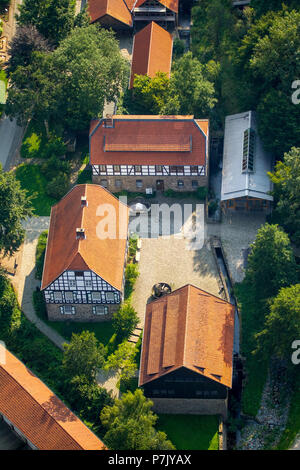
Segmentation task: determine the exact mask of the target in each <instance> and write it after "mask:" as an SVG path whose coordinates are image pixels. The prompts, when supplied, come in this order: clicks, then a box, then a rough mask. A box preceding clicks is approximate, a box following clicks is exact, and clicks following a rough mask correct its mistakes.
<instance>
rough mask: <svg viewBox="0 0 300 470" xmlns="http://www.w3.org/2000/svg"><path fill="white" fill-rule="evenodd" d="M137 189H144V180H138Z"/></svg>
mask: <svg viewBox="0 0 300 470" xmlns="http://www.w3.org/2000/svg"><path fill="white" fill-rule="evenodd" d="M135 183H136V187H137V188H142V187H143V181H142V180H136V182H135Z"/></svg>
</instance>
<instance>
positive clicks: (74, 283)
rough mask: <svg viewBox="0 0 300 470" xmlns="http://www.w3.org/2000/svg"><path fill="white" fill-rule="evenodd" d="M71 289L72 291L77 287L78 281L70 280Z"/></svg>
mask: <svg viewBox="0 0 300 470" xmlns="http://www.w3.org/2000/svg"><path fill="white" fill-rule="evenodd" d="M69 287H70V288H71V289H72V288H73V287H76V281H74V280H73V279H70V280H69Z"/></svg>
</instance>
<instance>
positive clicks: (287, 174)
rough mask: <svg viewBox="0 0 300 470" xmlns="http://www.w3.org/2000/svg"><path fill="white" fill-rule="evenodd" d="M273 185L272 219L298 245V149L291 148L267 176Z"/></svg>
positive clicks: (299, 200)
mask: <svg viewBox="0 0 300 470" xmlns="http://www.w3.org/2000/svg"><path fill="white" fill-rule="evenodd" d="M269 176H270V178H271V180H272V182H273V184H274V190H273V195H274V200H275V208H274V210H273V214H272V218H273V220H275V221H276V222H278V223H279V224H280V225H281V226H282V227H283V228H284V229H285V230H286V231H287V232H288V233H289V235H290V236H291V239H292V241H294V242H295V243H296V244H297V245H298V246H299V245H300V148H295V147H293V148H292V149H291V151H290V152H288V153H286V154H285V155H284V158H283V161H278V162H277V163H276V166H275V171H274V172H273V173H270V174H269Z"/></svg>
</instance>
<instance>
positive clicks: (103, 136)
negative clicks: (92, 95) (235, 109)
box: [90, 115, 208, 165]
mask: <svg viewBox="0 0 300 470" xmlns="http://www.w3.org/2000/svg"><path fill="white" fill-rule="evenodd" d="M202 122H203V126H201V127H200V126H199V120H198V121H196V120H194V118H193V116H132V115H131V116H127V115H126V116H125V115H124V116H118V115H115V116H113V127H105V126H104V121H103V120H101V119H100V120H98V125H97V126H95V121H92V122H91V132H90V148H91V155H90V162H91V164H92V165H107V164H108V165H205V163H206V151H207V140H208V135H206V134H205V132H204V131H203V130H202V127H204V128H206V129H207V131H208V121H207V120H203V121H202ZM107 145H108V146H107ZM112 149H114V150H112Z"/></svg>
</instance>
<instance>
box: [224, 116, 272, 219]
mask: <svg viewBox="0 0 300 470" xmlns="http://www.w3.org/2000/svg"><path fill="white" fill-rule="evenodd" d="M272 168H273V158H272V156H271V155H270V154H269V153H268V152H266V151H265V149H264V147H263V144H262V142H261V139H260V137H259V135H258V131H257V119H256V114H255V112H253V111H248V112H246V113H240V114H234V115H232V116H227V117H226V121H225V136H224V151H223V170H222V189H221V204H222V207H223V209H229V210H269V209H270V207H271V203H272V201H273V197H272V196H271V195H270V191H271V190H272V183H271V180H270V178H269V176H268V172H269V171H272Z"/></svg>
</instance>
